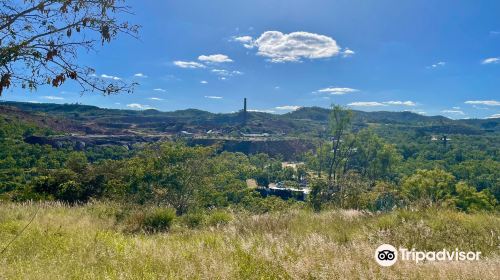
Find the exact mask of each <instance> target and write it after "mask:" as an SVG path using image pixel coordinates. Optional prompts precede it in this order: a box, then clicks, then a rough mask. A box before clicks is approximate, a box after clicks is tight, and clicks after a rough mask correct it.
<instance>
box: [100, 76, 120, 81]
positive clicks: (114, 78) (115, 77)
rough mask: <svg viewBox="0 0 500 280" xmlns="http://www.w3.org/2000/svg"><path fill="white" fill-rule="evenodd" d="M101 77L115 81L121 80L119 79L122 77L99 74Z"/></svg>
mask: <svg viewBox="0 0 500 280" xmlns="http://www.w3.org/2000/svg"><path fill="white" fill-rule="evenodd" d="M101 78H104V79H111V80H115V81H118V80H121V79H122V78H120V77H117V76H112V75H106V74H102V75H101Z"/></svg>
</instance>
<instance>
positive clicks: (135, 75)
mask: <svg viewBox="0 0 500 280" xmlns="http://www.w3.org/2000/svg"><path fill="white" fill-rule="evenodd" d="M134 77H137V78H147V77H148V76H147V75H144V74H143V73H136V74H134Z"/></svg>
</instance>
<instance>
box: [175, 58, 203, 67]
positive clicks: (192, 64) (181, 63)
mask: <svg viewBox="0 0 500 280" xmlns="http://www.w3.org/2000/svg"><path fill="white" fill-rule="evenodd" d="M174 65H175V66H177V67H180V68H188V69H196V68H205V67H206V66H205V65H203V64H201V63H198V62H195V61H181V60H177V61H174Z"/></svg>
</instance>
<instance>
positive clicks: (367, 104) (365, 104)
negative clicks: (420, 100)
mask: <svg viewBox="0 0 500 280" xmlns="http://www.w3.org/2000/svg"><path fill="white" fill-rule="evenodd" d="M347 105H349V106H357V107H379V106H408V107H414V106H417V103H416V102H413V101H409V100H408V101H399V100H391V101H383V102H378V101H363V102H352V103H349V104H347Z"/></svg>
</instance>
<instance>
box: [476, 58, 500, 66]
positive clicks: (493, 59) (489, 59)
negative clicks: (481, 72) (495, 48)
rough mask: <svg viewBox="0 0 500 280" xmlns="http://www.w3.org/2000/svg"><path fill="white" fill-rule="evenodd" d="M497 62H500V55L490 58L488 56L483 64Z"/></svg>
mask: <svg viewBox="0 0 500 280" xmlns="http://www.w3.org/2000/svg"><path fill="white" fill-rule="evenodd" d="M494 63H495V64H496V63H500V57H490V58H486V59H484V60H483V61H482V62H481V64H494Z"/></svg>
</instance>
